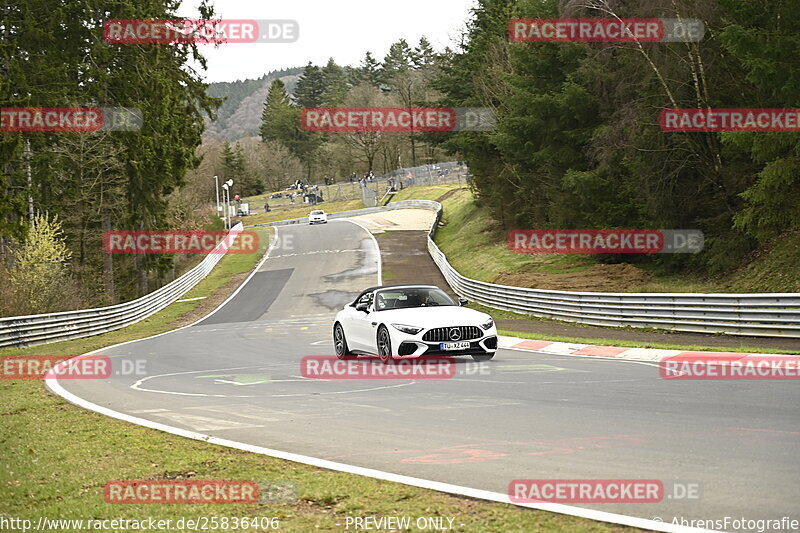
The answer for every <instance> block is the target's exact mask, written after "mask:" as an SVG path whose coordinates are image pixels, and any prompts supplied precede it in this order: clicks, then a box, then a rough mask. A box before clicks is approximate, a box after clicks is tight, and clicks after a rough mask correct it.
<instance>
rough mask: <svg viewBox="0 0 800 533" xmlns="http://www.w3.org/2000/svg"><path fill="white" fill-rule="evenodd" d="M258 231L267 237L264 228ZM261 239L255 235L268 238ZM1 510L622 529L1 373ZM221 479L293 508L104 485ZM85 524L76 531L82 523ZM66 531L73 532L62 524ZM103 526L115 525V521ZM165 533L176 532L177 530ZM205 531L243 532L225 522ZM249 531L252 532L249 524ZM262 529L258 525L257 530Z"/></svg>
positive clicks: (214, 276)
mask: <svg viewBox="0 0 800 533" xmlns="http://www.w3.org/2000/svg"><path fill="white" fill-rule="evenodd" d="M264 233H266V232H264ZM267 241H268V239H266V238H265V239H262V244H266V243H267ZM259 257H260V256H257V255H230V256H226V257H225V258H223V259H222V261H220V264H219V265H218V266H217V267H216V268H215V269H214V271H213V272H212V273H211V274H210V275H209V276H208V277H207V278H206V279H205V280H203V281H202V282H201V283H200V284H199V285H198V286H197V287H196V288H195V289H193V290H192V291H191V293H190V294H187V295H186V296H185V298H190V297H200V296H211V295H213V294H214V291H215V290H217V289H220V288H221V287H223V286H224V285H225V284H226V282H227V281H228V280H229V279H230V276H232V275H236V274H242V273H246V272H248V271H250V270H251V269H252V268H253V267H254V266H255V264H256V262H257V260H258V259H259ZM198 305H199V302H198V301H195V302H184V303H176V304H173V305H172V306H170V307H168V308H167V309H165V310H163V311H161V312H160V313H158V314H157V315H154V316H153V317H151V318H149V319H147V320H144V321H142V322H140V323H138V324H136V325H133V326H130V327H128V328H125V329H122V330H119V331H115V332H111V333H108V334H106V335H101V336H97V337H90V338H87V339H77V340H73V341H65V342H59V343H53V344H50V345H46V346H38V347H33V348H26V349H19V350H5V351H3V352H2V353H0V357H5V356H8V355H13V354H21V353H27V354H50V355H67V354H80V353H85V352H89V351H92V350H96V349H98V348H101V347H104V346H108V345H111V344H115V343H119V342H124V341H127V340H133V339H137V338H142V337H146V336H149V335H154V334H157V333H160V332H163V331H167V330H170V329H172V328H173V326H174V325H175V324H177V323H179V322H180V321H181V319H182V318H185V317H186V314H187V313H190V312H191V311H192V310H194V309H195V308H196V307H197V306H198ZM0 396H1V397H2V398H3V402H2V406H0V420H2V421H3V422H2V425H0V445H2V448H3V460H2V462H1V463H0V516H2V517H4V518H23V519H31V520H33V523H34V524H36V522H37V520H38V519H39V517H48V518H50V519H76V520H77V519H83V520H87V519H128V520H142V519H147V518H148V517H152V518H154V519H156V520H161V519H172V520H178V519H180V518H196V517H203V516H205V517H214V516H216V517H240V518H244V517H250V518H253V517H275V518H277V519H278V520H279V521H280V528H279V531H284V532H309V531H323V532H324V531H341V530H342V529H343V525H337V524H343V523H344V520H345V517H347V516H367V515H368V516H411V517H419V516H442V517H453V518H455V521H454V531H459V532H467V533H469V532H476V533H477V532H486V531H490V532H495V531H496V532H504V533H505V532H508V531H542V532H551V531H564V532H612V531H633V530H632V529H630V528H625V527H621V526H613V525H608V524H604V523H598V522H593V521H591V520H585V519H580V518H574V517H569V516H563V515H557V514H553V513H547V512H542V511H533V510H529V509H522V508H518V507H515V506H512V505H505V504H497V503H488V502H480V501H475V500H471V499H468V498H458V497H453V496H449V495H446V494H441V493H437V492H434V491H430V490H424V489H418V488H414V487H407V486H404V485H400V484H396V483H389V482H383V481H377V480H373V479H369V478H363V477H359V476H354V475H349V474H341V473H336V472H331V471H327V470H321V469H318V468H313V467H310V466H306V465H301V464H296V463H292V462H288V461H283V460H278V459H273V458H269V457H265V456H260V455H255V454H251V453H247V452H241V451H237V450H231V449H227V448H223V447H220V446H216V445H212V444H208V443H204V442H198V441H192V440H188V439H184V438H181V437H177V436H174V435H170V434H167V433H161V432H158V431H155V430H150V429H146V428H142V427H139V426H136V425H132V424H128V423H124V422H121V421H118V420H114V419H111V418H107V417H104V416H101V415H99V414H96V413H94V412H90V411H86V410H83V409H81V408H79V407H76V406H73V405H71V404H68V403H66V402H65V401H64V400H62V399H61V398H60V397H58V396H55V395H52V394H50V393H49V392H48V391H47V390H46V389H45V387H44V385H43V383H42V382H41V381H39V380H0ZM136 479H151V480H165V479H208V480H211V479H219V480H235V479H239V480H253V481H258V482H271V483H281V482H292V483H294V484H295V485H296V486H297V488H298V495H299V499H298V500H297V501H296V502H294V503H290V504H283V505H274V504H273V505H267V504H242V505H192V506H188V505H114V504H108V503H105V501H104V499H103V487H104V485H105V483H106V482H108V481H112V480H136ZM87 529H88V528H86V527H84V528H83V529H81V530H82V531H85V530H87ZM61 530H62V531H78V530H79V529H78V528H75V527H64V528H62V529H61ZM110 530H111V531H122V530H121V529H115V528H113V527H112V528H111V529H110ZM172 530H173V531H174V530H176V529H175V528H174V527H173V529H172ZM209 530H210V531H242V529H234V528H232V527H225V528H220V529H209ZM251 530H253V531H255V529H253V528H251ZM262 531H263V530H262Z"/></svg>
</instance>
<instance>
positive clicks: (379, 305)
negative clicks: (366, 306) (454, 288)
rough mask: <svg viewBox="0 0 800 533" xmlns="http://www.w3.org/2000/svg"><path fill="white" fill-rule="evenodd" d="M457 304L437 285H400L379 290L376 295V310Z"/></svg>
mask: <svg viewBox="0 0 800 533" xmlns="http://www.w3.org/2000/svg"><path fill="white" fill-rule="evenodd" d="M440 305H456V303H455V302H454V301H453V299H452V298H450V297H449V296H448V295H447V294H446V293H445V292H444V291H442V290H441V289H437V288H435V287H400V288H397V289H386V290H383V291H379V292H378V293H377V294H376V296H375V310H376V311H385V310H388V309H407V308H410V307H434V306H440Z"/></svg>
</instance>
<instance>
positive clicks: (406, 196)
mask: <svg viewBox="0 0 800 533" xmlns="http://www.w3.org/2000/svg"><path fill="white" fill-rule="evenodd" d="M464 186H466V183H465V182H464V181H462V182H461V183H458V182H456V183H445V184H442V185H427V186H420V187H406V188H405V189H403V190H401V191H399V192H398V193H397V194H395V195H394V196H393V197H392V202H399V201H401V200H437V199H438V198H440V197H441V196H442V195H443V194H446V193H447V192H448V191H452V190H453V189H458V188H460V187H464ZM392 202H390V203H392Z"/></svg>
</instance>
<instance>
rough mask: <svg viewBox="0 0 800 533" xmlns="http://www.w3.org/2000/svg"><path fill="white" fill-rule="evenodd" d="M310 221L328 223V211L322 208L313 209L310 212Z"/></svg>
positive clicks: (310, 222)
mask: <svg viewBox="0 0 800 533" xmlns="http://www.w3.org/2000/svg"><path fill="white" fill-rule="evenodd" d="M308 223H309V224H327V223H328V213H326V212H325V211H322V210H316V211H311V213H309V214H308Z"/></svg>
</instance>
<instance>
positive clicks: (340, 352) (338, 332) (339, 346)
mask: <svg viewBox="0 0 800 533" xmlns="http://www.w3.org/2000/svg"><path fill="white" fill-rule="evenodd" d="M333 346H334V348H336V357H337V358H338V359H355V358H356V357H357V356H356V355H353V352H351V351H350V348H349V347H348V346H347V339H346V338H345V336H344V328H343V327H342V325H341V324H339V323H337V324H336V325H335V326H333Z"/></svg>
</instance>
